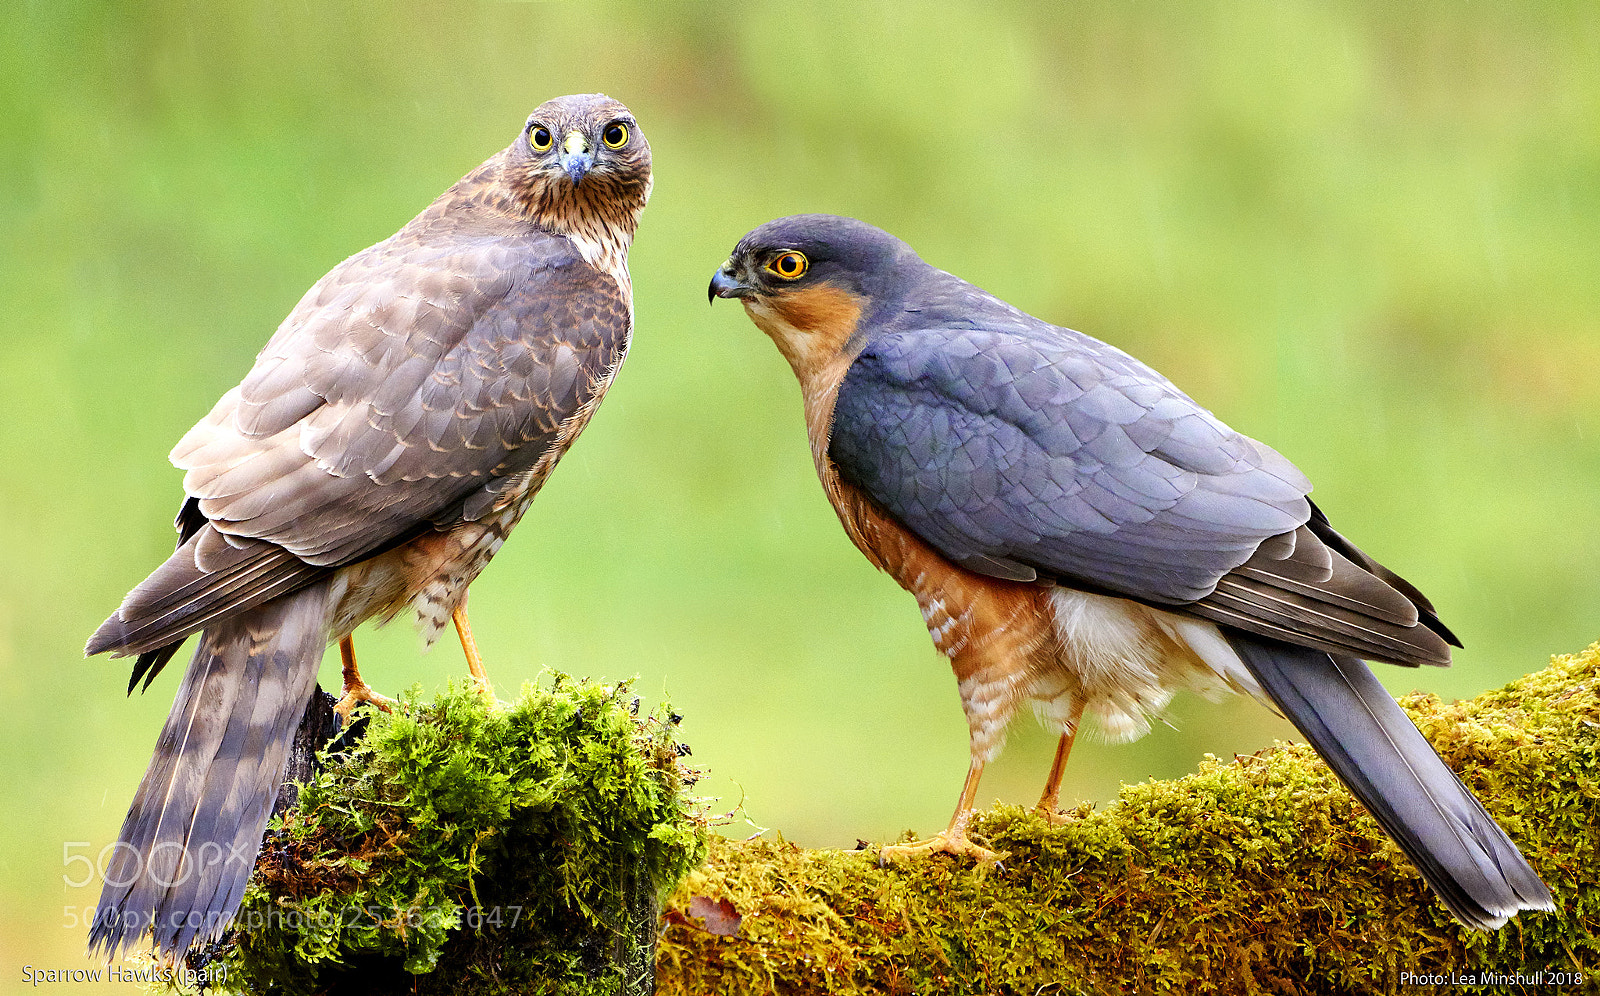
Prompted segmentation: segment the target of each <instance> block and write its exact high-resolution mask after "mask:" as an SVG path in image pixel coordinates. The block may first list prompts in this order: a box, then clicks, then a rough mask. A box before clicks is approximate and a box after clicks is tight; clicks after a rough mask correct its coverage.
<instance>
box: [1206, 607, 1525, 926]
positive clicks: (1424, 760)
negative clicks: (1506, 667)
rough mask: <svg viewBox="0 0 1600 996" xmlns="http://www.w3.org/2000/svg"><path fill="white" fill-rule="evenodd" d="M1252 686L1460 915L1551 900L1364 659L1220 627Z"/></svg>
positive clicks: (1488, 918) (1496, 914) (1501, 914)
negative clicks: (1251, 678)
mask: <svg viewBox="0 0 1600 996" xmlns="http://www.w3.org/2000/svg"><path fill="white" fill-rule="evenodd" d="M1223 633H1224V634H1225V635H1226V636H1227V639H1228V642H1229V643H1230V644H1232V646H1233V648H1234V650H1235V651H1237V652H1238V654H1239V657H1240V659H1241V660H1243V661H1244V664H1245V666H1246V667H1247V668H1249V670H1250V673H1251V674H1253V675H1254V676H1255V678H1256V680H1257V681H1258V682H1259V683H1260V685H1261V688H1262V689H1263V690H1264V691H1265V692H1266V693H1267V695H1268V696H1269V697H1270V698H1271V699H1272V701H1273V702H1275V703H1276V704H1277V706H1278V708H1279V710H1280V711H1282V713H1283V715H1284V716H1285V717H1287V718H1288V719H1289V721H1290V722H1292V723H1293V724H1294V725H1295V728H1296V729H1298V730H1299V731H1300V732H1301V733H1302V734H1304V735H1305V737H1306V739H1307V740H1309V741H1310V742H1311V746H1312V747H1314V748H1316V751H1317V753H1318V754H1320V755H1321V756H1322V758H1323V759H1324V760H1325V761H1327V762H1328V766H1329V767H1330V768H1332V769H1333V771H1334V773H1335V774H1337V775H1338V776H1339V779H1340V781H1342V782H1344V784H1345V785H1346V787H1348V788H1349V789H1350V791H1351V793H1352V794H1353V795H1354V796H1355V797H1356V798H1357V799H1358V800H1360V802H1361V804H1362V805H1364V806H1365V807H1366V808H1367V810H1368V811H1369V812H1370V813H1372V815H1373V817H1374V818H1375V819H1377V821H1378V823H1379V824H1380V825H1381V826H1382V827H1383V829H1384V830H1385V831H1386V832H1387V833H1388V834H1389V836H1390V837H1392V838H1393V839H1394V841H1395V843H1397V844H1399V845H1400V849H1401V850H1403V851H1404V852H1405V853H1406V855H1407V857H1409V858H1410V859H1411V861H1412V863H1414V864H1415V865H1416V867H1417V869H1418V870H1419V871H1420V872H1421V873H1422V877H1423V878H1424V879H1426V880H1427V882H1428V884H1429V885H1430V886H1432V887H1433V890H1434V891H1435V892H1436V893H1438V895H1439V898H1440V900H1441V901H1442V902H1443V903H1444V904H1445V906H1447V907H1449V909H1450V911H1451V912H1452V913H1454V914H1455V915H1456V916H1457V917H1458V918H1459V919H1460V920H1461V921H1462V922H1463V923H1465V924H1467V925H1469V926H1471V927H1475V928H1477V929H1480V930H1493V929H1495V928H1498V927H1500V926H1501V925H1502V924H1504V923H1505V922H1506V920H1507V919H1508V918H1509V917H1511V916H1514V915H1515V914H1516V913H1517V912H1518V911H1519V910H1525V909H1528V910H1553V909H1554V908H1555V903H1554V900H1553V898H1552V897H1551V895H1550V890H1549V889H1547V888H1546V887H1545V885H1544V883H1543V882H1541V881H1540V880H1539V876H1538V875H1537V874H1536V873H1535V872H1534V870H1533V869H1532V868H1531V867H1530V866H1529V865H1528V862H1527V861H1526V859H1524V858H1523V856H1522V854H1521V852H1520V851H1518V850H1517V846H1516V844H1514V843H1513V842H1512V841H1511V839H1510V838H1509V837H1507V836H1506V833H1505V831H1504V830H1502V829H1500V827H1499V825H1498V824H1496V823H1495V821H1494V818H1493V817H1492V816H1490V815H1489V813H1488V812H1487V811H1486V810H1485V809H1484V808H1483V804H1482V803H1481V802H1479V801H1478V799H1477V797H1476V796H1474V795H1473V794H1472V792H1471V791H1470V790H1469V789H1468V788H1467V787H1466V786H1465V785H1464V784H1462V782H1461V779H1460V778H1458V777H1457V776H1456V774H1455V772H1453V771H1451V770H1450V768H1449V767H1447V766H1446V765H1445V763H1444V761H1442V760H1441V759H1440V758H1439V755H1438V754H1437V753H1435V752H1434V750H1433V748H1432V746H1430V745H1429V743H1428V741H1427V740H1426V739H1425V738H1424V737H1423V736H1422V733H1421V732H1420V731H1419V730H1418V729H1417V728H1416V726H1415V725H1414V724H1412V722H1411V720H1410V718H1409V717H1407V716H1406V714H1405V712H1404V711H1403V710H1401V708H1400V706H1399V705H1398V704H1396V702H1395V701H1394V699H1393V698H1391V697H1390V695H1389V693H1388V692H1387V691H1385V690H1384V688H1383V686H1382V685H1380V684H1379V683H1378V679H1377V678H1376V677H1374V676H1373V674H1372V671H1371V669H1369V668H1368V667H1367V666H1366V664H1364V663H1362V662H1361V661H1359V660H1356V659H1354V658H1352V657H1346V656H1330V655H1329V654H1326V653H1323V652H1321V651H1319V650H1311V649H1307V648H1305V647H1296V646H1292V645H1289V644H1286V643H1282V642H1280V641H1276V640H1269V639H1262V638H1260V637H1257V636H1254V635H1252V634H1248V633H1241V632H1239V631H1237V630H1230V629H1228V628H1226V627H1224V629H1223Z"/></svg>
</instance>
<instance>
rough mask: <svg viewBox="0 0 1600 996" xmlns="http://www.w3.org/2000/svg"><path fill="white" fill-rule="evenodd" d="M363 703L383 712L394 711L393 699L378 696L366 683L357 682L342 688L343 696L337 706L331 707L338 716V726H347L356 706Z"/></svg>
mask: <svg viewBox="0 0 1600 996" xmlns="http://www.w3.org/2000/svg"><path fill="white" fill-rule="evenodd" d="M363 702H368V703H371V704H372V705H375V706H377V707H378V708H379V709H382V710H383V711H384V712H393V711H394V704H395V703H394V699H391V698H389V697H388V696H387V695H379V694H378V693H377V692H375V691H373V690H372V688H371V686H369V685H368V684H367V683H366V682H364V681H358V682H356V683H355V684H353V685H351V684H347V685H345V686H344V694H343V695H341V696H340V697H339V702H338V704H337V705H335V706H334V707H333V711H334V712H335V713H337V714H338V716H339V723H340V725H343V726H348V725H349V723H350V714H351V713H352V712H355V709H356V706H358V705H360V704H361V703H363Z"/></svg>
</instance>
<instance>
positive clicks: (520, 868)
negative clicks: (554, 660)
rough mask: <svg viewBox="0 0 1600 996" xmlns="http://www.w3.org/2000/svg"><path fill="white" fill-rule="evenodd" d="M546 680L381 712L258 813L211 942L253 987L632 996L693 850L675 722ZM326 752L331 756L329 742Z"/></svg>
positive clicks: (695, 832) (619, 689) (585, 687)
mask: <svg viewBox="0 0 1600 996" xmlns="http://www.w3.org/2000/svg"><path fill="white" fill-rule="evenodd" d="M637 711H638V701H637V700H636V699H632V697H631V696H630V695H629V694H628V691H627V686H626V685H625V684H624V685H617V686H611V687H607V686H600V685H594V684H589V683H586V682H576V683H574V682H572V681H571V680H570V679H565V678H564V677H560V676H558V677H556V678H555V680H554V683H553V685H552V687H550V688H536V687H533V686H529V685H525V686H523V689H522V693H521V695H520V697H519V698H518V699H517V701H516V702H515V703H513V704H511V705H509V706H503V705H498V704H494V703H491V702H489V701H488V700H487V699H486V698H484V697H483V696H482V695H480V694H478V693H477V692H476V691H475V690H474V689H473V688H471V687H470V686H468V687H464V688H451V689H450V690H449V691H448V692H446V693H445V694H444V695H442V696H440V697H439V698H438V699H437V700H435V701H433V702H430V703H426V704H424V703H422V702H420V701H419V699H418V693H417V691H416V690H413V691H412V692H411V693H409V694H408V695H407V696H406V697H405V699H404V700H403V701H402V703H401V704H400V707H399V708H398V709H397V710H396V711H395V712H394V713H393V714H389V715H386V714H383V713H377V712H374V713H372V714H371V715H370V718H369V719H368V720H367V722H368V724H369V725H368V726H367V728H366V731H365V734H364V735H362V736H360V737H359V738H358V739H356V742H355V743H354V744H353V745H338V744H336V745H335V749H334V750H333V751H332V752H330V753H328V754H327V755H325V757H324V763H323V765H322V770H321V771H320V772H319V773H318V774H317V775H316V776H315V777H314V778H313V779H312V780H311V781H310V782H309V783H308V784H306V785H305V786H304V787H303V788H302V789H301V790H300V794H299V799H298V802H297V803H296V805H295V806H294V807H293V808H291V809H290V810H289V811H288V812H286V813H285V814H284V815H283V816H282V818H281V823H280V822H278V821H275V822H274V825H273V828H272V829H271V830H270V831H269V833H268V835H267V839H266V841H265V843H264V844H263V847H262V852H261V856H260V858H259V859H258V861H257V864H256V870H255V876H254V877H253V878H252V879H251V884H250V885H249V887H248V889H247V891H246V893H245V898H244V903H243V905H242V907H241V908H240V911H239V915H238V917H237V918H236V920H235V929H234V930H233V931H231V933H230V934H229V936H228V937H226V938H225V939H224V943H223V944H222V945H221V946H220V947H219V949H218V950H217V951H216V952H215V953H214V955H213V960H220V961H221V967H222V972H221V973H216V972H213V975H219V974H220V975H221V977H223V978H225V979H226V988H227V989H228V990H232V991H239V992H251V993H267V992H271V993H302V992H303V993H311V992H315V993H340V992H349V993H371V992H406V993H459V994H466V993H472V994H479V993H482V994H490V993H493V994H501V993H506V994H509V993H517V994H523V993H527V994H533V993H608V994H609V993H640V992H649V991H650V987H651V982H652V979H651V974H652V973H651V968H652V965H651V953H652V952H653V949H654V942H655V938H656V924H657V920H658V914H659V912H660V908H661V905H660V904H661V900H662V899H663V898H664V897H665V895H666V894H667V893H668V892H669V891H670V890H671V888H672V886H673V885H675V884H676V883H677V882H678V881H679V880H680V879H681V878H682V877H683V875H684V874H685V873H687V872H688V871H689V870H690V869H691V868H693V867H694V866H695V865H697V864H698V863H699V862H700V861H701V859H702V858H703V857H704V854H705V833H704V823H703V820H702V819H701V818H700V817H699V815H698V813H697V812H696V809H695V807H694V805H693V803H692V800H690V799H689V797H688V796H687V795H686V794H685V788H686V785H685V782H686V777H685V776H686V774H687V772H686V770H685V769H683V768H682V767H681V766H680V763H679V756H680V753H681V751H680V749H679V746H678V745H677V744H676V743H675V742H674V740H673V735H672V734H673V727H674V725H675V723H676V717H673V716H671V715H670V713H668V712H666V711H665V710H663V711H661V712H659V713H658V714H656V715H654V716H648V717H645V718H643V719H640V718H638V717H637V715H636V713H637ZM341 747H342V749H340V748H341Z"/></svg>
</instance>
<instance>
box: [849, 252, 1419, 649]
mask: <svg viewBox="0 0 1600 996" xmlns="http://www.w3.org/2000/svg"><path fill="white" fill-rule="evenodd" d="M950 280H951V281H954V278H950ZM939 292H942V294H941V293H939ZM974 295H981V296H982V297H981V300H979V299H976V298H975V297H974ZM952 300H955V301H960V300H964V301H965V302H966V304H965V306H964V307H962V308H960V309H957V308H954V307H952V306H951V303H952ZM930 301H931V304H930V306H929V307H927V308H925V309H921V310H920V311H919V313H912V314H907V315H905V316H901V317H900V318H899V319H897V320H896V322H895V324H894V326H893V327H894V328H895V329H896V330H894V331H889V332H887V333H885V334H882V335H878V336H876V337H874V338H873V339H872V340H871V341H870V342H869V344H868V345H867V347H866V348H865V349H864V350H863V351H862V352H861V353H860V354H859V356H858V357H857V358H856V360H855V361H854V362H853V363H852V365H851V367H850V368H849V370H848V372H847V373H846V375H845V378H844V381H843V383H842V385H841V386H840V389H839V395H838V400H837V403H836V407H835V410H834V421H833V426H832V434H831V437H830V444H829V452H830V455H831V457H832V459H833V461H834V462H835V464H836V465H837V466H838V469H839V473H840V474H841V476H843V477H844V478H845V479H846V480H848V481H850V482H852V483H853V484H855V485H857V486H858V487H860V488H862V489H863V490H864V491H865V492H866V493H867V494H868V495H869V496H870V497H871V498H872V499H873V500H874V501H876V502H877V503H878V504H879V505H881V506H882V507H883V508H884V509H885V510H887V511H888V512H889V513H890V514H891V515H893V516H894V517H895V518H896V519H897V520H898V521H900V522H901V523H902V524H904V525H905V526H906V527H908V528H909V529H911V530H912V531H913V532H914V533H916V534H917V535H918V536H919V537H921V538H922V539H923V540H924V541H926V542H927V543H929V544H930V545H931V546H933V547H934V548H935V549H937V550H939V551H940V552H941V553H943V554H944V555H945V556H947V557H948V558H950V559H951V560H952V561H954V562H955V563H957V564H960V565H962V566H964V567H966V568H968V569H970V570H973V571H976V572H979V573H983V574H988V575H991V576H995V577H1002V578H1009V579H1013V580H1020V581H1031V580H1033V579H1035V578H1036V577H1040V576H1044V577H1048V578H1051V579H1055V580H1059V581H1061V582H1063V583H1066V584H1068V585H1076V586H1078V587H1085V588H1089V589H1092V590H1099V591H1102V592H1106V593H1110V594H1116V595H1122V596H1126V597H1130V598H1133V599H1136V600H1139V601H1143V602H1146V603H1151V604H1156V605H1163V606H1173V607H1182V608H1184V609H1186V610H1188V611H1191V612H1194V613H1196V614H1199V615H1203V616H1207V617H1208V618H1212V619H1215V620H1217V621H1220V622H1227V623H1229V624H1231V625H1235V626H1238V627H1240V628H1243V629H1248V630H1251V631H1254V632H1258V633H1262V634H1263V635H1269V636H1274V637H1277V638H1279V639H1285V640H1288V641H1290V642H1295V643H1299V644H1302V645H1308V646H1315V647H1318V648H1319V649H1330V650H1333V651H1335V652H1341V653H1354V654H1356V655H1358V656H1364V657H1373V658H1377V659H1383V660H1395V661H1397V662H1400V663H1421V662H1428V663H1442V662H1444V661H1446V660H1448V651H1446V650H1445V648H1444V644H1443V642H1442V641H1441V640H1440V639H1439V637H1438V636H1437V635H1436V634H1435V632H1434V631H1433V629H1432V627H1433V626H1434V625H1436V623H1437V621H1436V620H1433V619H1432V618H1431V611H1427V616H1426V617H1425V618H1424V619H1423V621H1424V623H1425V625H1424V626H1423V627H1420V629H1421V633H1420V634H1418V633H1417V632H1416V631H1417V630H1418V629H1419V627H1418V625H1417V624H1418V622H1419V613H1418V606H1417V605H1416V604H1413V602H1412V600H1411V599H1409V598H1407V597H1406V595H1403V594H1401V592H1400V591H1398V590H1396V588H1395V587H1392V586H1391V585H1390V584H1388V583H1386V580H1387V578H1393V576H1392V575H1388V573H1387V572H1384V574H1385V575H1386V576H1387V577H1386V578H1380V576H1378V575H1376V574H1374V573H1372V572H1370V571H1369V569H1367V565H1368V564H1369V563H1370V561H1367V560H1366V558H1365V557H1364V555H1362V554H1360V552H1359V551H1357V550H1355V548H1354V547H1351V546H1349V544H1348V543H1347V542H1346V541H1344V540H1343V538H1342V537H1339V536H1338V534H1337V533H1334V532H1333V531H1332V530H1331V529H1329V528H1327V526H1326V520H1325V519H1323V518H1322V517H1321V516H1320V514H1314V509H1313V507H1312V505H1311V504H1310V502H1309V500H1308V499H1307V497H1306V495H1307V494H1308V493H1309V492H1310V490H1311V485H1310V482H1309V481H1308V480H1307V479H1306V477H1305V476H1304V475H1303V474H1302V473H1300V471H1299V470H1298V469H1296V468H1295V466H1294V465H1293V464H1291V463H1290V462H1289V461H1288V460H1286V459H1284V458H1283V457H1282V456H1280V455H1279V454H1278V453H1276V452H1275V451H1273V450H1272V449H1270V448H1269V447H1267V446H1265V445H1263V444H1261V443H1258V442H1256V441H1255V440H1252V439H1250V438H1248V437H1246V436H1243V435H1241V434H1239V433H1237V432H1234V431H1233V430H1231V429H1229V428H1228V427H1227V426H1226V425H1224V424H1223V423H1222V422H1221V421H1219V420H1218V419H1217V418H1216V417H1215V416H1213V415H1212V414H1211V413H1210V412H1207V411H1206V410H1205V409H1203V408H1201V407H1200V406H1199V405H1198V404H1196V403H1195V402H1194V401H1193V400H1192V399H1190V398H1189V397H1188V396H1187V395H1185V394H1184V393H1183V392H1181V391H1179V390H1178V389H1177V388H1176V387H1174V386H1173V385H1172V384H1171V383H1170V382H1169V381H1167V379H1166V378H1164V377H1162V376H1161V375H1160V374H1158V373H1156V372H1155V371H1154V370H1152V369H1150V368H1149V367H1147V366H1145V365H1144V364H1142V363H1140V362H1139V361H1138V360H1135V359H1134V358H1132V357H1130V356H1128V355H1127V354H1126V353H1123V352H1122V351H1121V350H1118V349H1116V348H1114V347H1112V346H1108V345H1106V344H1105V343H1102V342H1099V341H1097V340H1095V339H1092V338H1090V337H1088V336H1085V335H1082V334H1081V333H1078V332H1073V331H1071V330H1069V329H1062V328H1058V327H1056V326H1052V325H1048V324H1046V323H1044V322H1040V321H1038V320H1037V319H1033V318H1031V317H1029V316H1027V315H1025V314H1023V313H1022V312H1019V311H1017V310H1016V309H1013V308H1011V307H1010V306H1008V305H1004V304H1003V303H1001V302H998V301H997V300H996V299H994V298H992V297H989V296H988V295H984V294H983V292H981V291H978V290H977V289H976V288H973V287H971V286H970V285H967V284H964V283H962V284H960V285H959V286H958V287H956V288H955V289H953V290H952V289H950V288H937V289H936V292H935V293H934V294H932V295H931V297H930ZM974 302H976V304H977V306H976V307H974V306H973V305H974ZM1323 534H1326V536H1324V535H1323ZM1341 545H1342V546H1341ZM1344 548H1348V549H1344ZM1352 558H1361V559H1360V560H1357V561H1353V560H1352ZM1357 564H1359V565H1360V566H1357ZM1379 570H1381V568H1380V569H1379ZM1394 580H1395V581H1398V580H1399V579H1394ZM1399 583H1400V584H1402V585H1403V584H1404V582H1399ZM1405 587H1406V589H1407V591H1408V592H1414V589H1411V588H1410V586H1408V585H1407V586H1405ZM1418 597H1419V598H1420V596H1418ZM1422 605H1423V606H1424V608H1425V611H1426V610H1427V608H1428V607H1426V602H1425V600H1424V601H1423V602H1422ZM1438 628H1439V630H1440V631H1443V628H1442V626H1441V627H1438ZM1443 632H1445V633H1447V632H1448V631H1443Z"/></svg>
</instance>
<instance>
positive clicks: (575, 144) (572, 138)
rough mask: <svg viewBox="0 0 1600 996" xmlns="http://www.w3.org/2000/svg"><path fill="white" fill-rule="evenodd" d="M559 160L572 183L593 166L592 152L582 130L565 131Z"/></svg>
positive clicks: (580, 178) (581, 177) (586, 173)
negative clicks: (565, 134) (565, 135)
mask: <svg viewBox="0 0 1600 996" xmlns="http://www.w3.org/2000/svg"><path fill="white" fill-rule="evenodd" d="M559 162H560V163H561V168H562V169H564V170H566V172H567V176H568V177H569V178H570V179H571V180H572V182H573V183H574V184H576V183H577V182H578V181H579V180H582V179H583V178H584V177H585V176H587V175H588V173H589V170H591V169H593V168H594V153H593V152H591V151H590V150H589V140H588V139H587V138H585V137H584V135H583V132H581V131H569V132H567V137H566V140H565V141H563V142H562V143H561V156H560V159H559Z"/></svg>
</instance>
